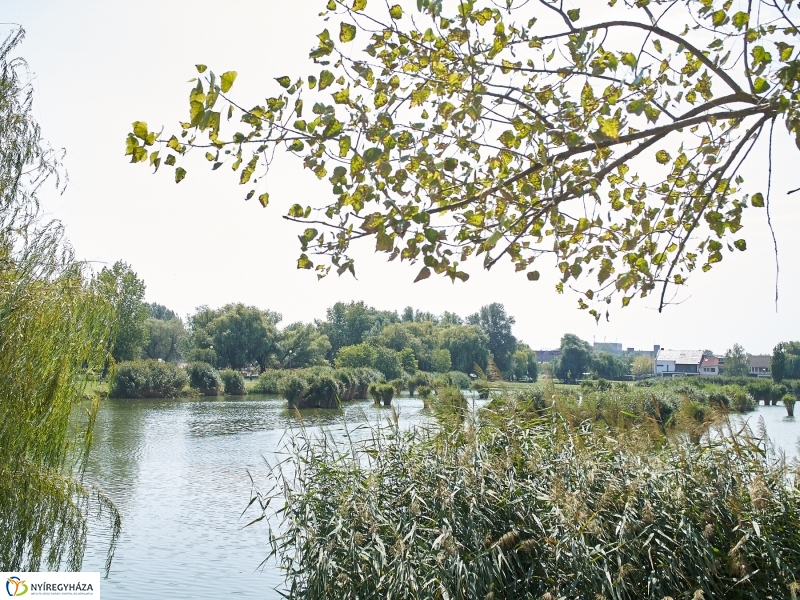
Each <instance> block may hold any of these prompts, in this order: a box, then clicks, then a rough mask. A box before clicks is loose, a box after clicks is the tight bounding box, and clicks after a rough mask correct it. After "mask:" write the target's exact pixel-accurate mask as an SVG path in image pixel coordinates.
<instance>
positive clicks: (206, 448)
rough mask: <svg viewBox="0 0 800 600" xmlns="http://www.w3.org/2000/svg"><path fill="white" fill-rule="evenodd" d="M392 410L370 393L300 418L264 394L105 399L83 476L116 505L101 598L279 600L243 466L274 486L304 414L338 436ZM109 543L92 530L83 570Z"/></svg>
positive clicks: (409, 407)
mask: <svg viewBox="0 0 800 600" xmlns="http://www.w3.org/2000/svg"><path fill="white" fill-rule="evenodd" d="M396 404H397V407H398V410H399V413H400V422H401V425H402V426H403V427H410V426H413V425H423V424H425V423H427V422H429V419H430V416H429V414H428V411H424V409H423V406H422V401H421V400H419V399H417V398H405V397H403V398H400V399H397V400H396ZM391 414H392V411H391V409H389V408H382V407H375V406H374V405H373V403H372V401H371V400H370V401H360V402H353V403H348V405H347V407H346V408H344V409H343V410H339V411H332V410H324V411H323V410H305V411H302V415H301V416H300V417H298V414H297V413H296V412H294V411H289V410H288V409H287V408H286V401H285V400H281V399H278V398H275V397H270V396H258V395H249V396H245V397H242V398H236V397H226V398H224V399H222V398H220V399H193V400H135V401H131V400H113V399H110V400H107V401H104V402H103V404H102V405H101V409H100V412H99V415H98V417H97V423H96V426H95V438H94V445H93V447H92V451H91V454H90V459H89V466H88V469H87V476H88V478H89V479H90V480H91V481H92V482H94V483H96V484H97V485H98V486H99V487H100V488H101V489H103V490H104V491H105V492H106V493H107V494H108V495H109V496H110V497H111V499H112V500H113V501H114V503H115V504H116V505H117V507H118V509H119V512H120V513H121V515H122V536H121V538H120V540H119V543H118V546H117V550H116V553H115V555H114V562H113V564H112V568H111V572H110V574H109V578H108V579H104V580H102V582H101V589H102V597H103V599H104V600H115V599H120V600H121V599H125V600H128V599H130V598H137V597H144V595H146V596H147V597H148V598H150V597H152V598H176V599H182V598H221V597H238V598H279V597H280V595H279V594H278V592H277V591H276V589H275V588H277V587H280V586H281V584H282V582H283V578H282V575H281V572H280V571H279V570H278V569H277V568H276V566H275V565H274V564H266V565H263V566H261V567H260V566H259V565H261V563H262V561H263V560H264V558H265V557H266V556H267V554H268V552H269V547H268V543H269V538H268V525H267V524H266V523H265V522H260V523H257V524H255V525H253V526H251V527H245V528H243V526H244V525H245V524H247V523H248V522H250V521H251V520H252V519H254V518H256V517H257V516H259V514H260V510H254V509H251V510H250V511H248V512H247V513H245V514H244V516H242V512H243V510H244V509H245V507H246V506H247V503H248V502H249V500H250V491H251V481H250V477H249V475H248V471H249V473H250V474H252V476H253V479H254V480H255V481H256V483H258V484H261V485H262V486H267V484H268V477H267V473H268V467H267V465H266V464H265V459H266V460H268V461H269V462H270V463H273V464H274V463H275V462H276V461H277V460H279V459H280V458H281V456H282V455H281V454H279V453H278V452H279V450H280V448H281V447H282V446H283V445H284V444H285V442H286V436H287V435H288V433H287V432H290V431H292V430H297V429H298V427H299V426H300V420H301V419H302V424H303V425H304V426H305V427H306V430H307V432H308V433H310V434H319V433H320V432H322V431H323V430H324V431H326V432H327V433H328V434H329V435H331V436H333V437H334V438H336V439H340V440H342V439H344V436H345V431H346V430H348V429H349V430H352V429H354V428H356V427H358V426H359V425H364V424H366V423H372V424H378V423H381V422H386V421H387V420H388V419H389V418H390V415H391ZM358 433H360V434H361V435H362V436H363V435H366V433H367V432H366V431H365V430H361V431H360V432H357V434H358ZM256 506H257V505H256ZM95 529H96V530H98V531H100V530H101V528H99V527H96V528H95ZM107 544H108V540H107V538H105V537H103V536H101V535H100V534H99V533H97V534H92V535H90V538H89V548H88V550H87V554H86V558H85V560H84V564H83V569H84V570H85V571H98V570H99V571H102V569H103V565H104V561H105V551H106V548H107ZM143 594H144V595H143Z"/></svg>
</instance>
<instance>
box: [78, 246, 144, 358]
mask: <svg viewBox="0 0 800 600" xmlns="http://www.w3.org/2000/svg"><path fill="white" fill-rule="evenodd" d="M92 286H93V288H94V289H95V291H96V292H97V293H98V295H100V296H101V297H102V298H104V299H105V300H106V301H108V303H109V304H110V305H111V306H112V308H113V309H114V319H115V326H114V333H113V340H110V342H109V343H110V345H111V348H112V350H111V355H112V356H113V357H114V360H116V361H117V362H121V361H124V360H134V359H136V358H139V357H140V356H141V354H142V347H143V346H144V345H145V344H146V343H147V329H146V328H145V321H146V320H147V316H148V314H149V311H148V308H147V305H146V304H145V303H144V302H143V298H144V291H145V285H144V282H143V281H142V280H141V279H139V278H138V277H137V276H136V273H134V272H133V270H132V269H131V267H130V265H128V264H127V263H125V262H122V261H117V262H115V263H114V265H113V266H112V267H111V268H110V269H109V268H108V267H104V268H103V269H102V270H101V271H100V273H98V274H97V276H96V277H95V278H94V281H93V282H92Z"/></svg>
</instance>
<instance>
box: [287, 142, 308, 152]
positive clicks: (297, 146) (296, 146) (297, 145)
mask: <svg viewBox="0 0 800 600" xmlns="http://www.w3.org/2000/svg"><path fill="white" fill-rule="evenodd" d="M304 147H305V146H304V145H303V142H302V141H300V140H293V141H292V143H291V144H289V148H288V150H289V151H290V152H300V151H301V150H302V149H303V148H304Z"/></svg>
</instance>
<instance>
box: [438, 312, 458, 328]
mask: <svg viewBox="0 0 800 600" xmlns="http://www.w3.org/2000/svg"><path fill="white" fill-rule="evenodd" d="M439 324H440V325H443V326H445V327H446V326H448V325H463V324H464V319H462V318H461V317H460V316H459V315H457V314H456V313H453V312H449V311H444V312H443V313H442V316H441V317H439Z"/></svg>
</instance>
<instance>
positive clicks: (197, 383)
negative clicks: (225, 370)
mask: <svg viewBox="0 0 800 600" xmlns="http://www.w3.org/2000/svg"><path fill="white" fill-rule="evenodd" d="M186 370H187V372H188V373H189V385H191V386H192V387H193V388H195V389H197V390H199V391H200V393H201V394H202V395H204V396H218V395H219V394H222V393H223V391H224V387H223V384H222V379H221V378H220V376H219V372H218V371H217V370H216V369H215V368H214V367H212V366H211V365H210V364H208V363H204V362H193V363H190V364H189V365H188V366H187V367H186Z"/></svg>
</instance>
